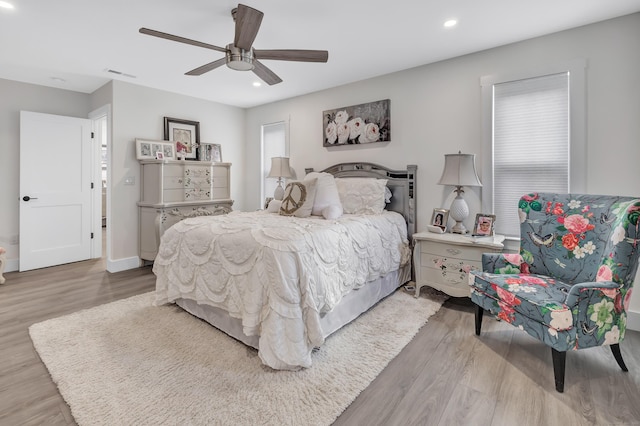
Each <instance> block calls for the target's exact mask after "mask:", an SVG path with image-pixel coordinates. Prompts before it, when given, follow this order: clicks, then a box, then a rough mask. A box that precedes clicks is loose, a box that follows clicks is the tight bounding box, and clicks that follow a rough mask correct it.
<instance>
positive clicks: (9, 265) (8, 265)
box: [4, 259, 20, 272]
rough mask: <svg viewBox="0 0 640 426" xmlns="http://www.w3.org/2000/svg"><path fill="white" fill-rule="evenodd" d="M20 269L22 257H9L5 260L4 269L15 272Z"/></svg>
mask: <svg viewBox="0 0 640 426" xmlns="http://www.w3.org/2000/svg"><path fill="white" fill-rule="evenodd" d="M18 269H20V259H7V260H5V266H4V271H5V272H14V271H17V270H18Z"/></svg>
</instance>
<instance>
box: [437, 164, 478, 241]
mask: <svg viewBox="0 0 640 426" xmlns="http://www.w3.org/2000/svg"><path fill="white" fill-rule="evenodd" d="M475 159H476V156H475V154H463V153H462V152H461V151H458V153H457V154H445V156H444V170H443V171H442V176H441V177H440V181H439V182H438V185H451V186H455V187H456V189H455V192H456V193H457V194H458V195H457V196H456V198H455V199H454V200H453V202H452V203H451V207H450V208H449V215H450V216H451V218H452V219H453V220H455V221H456V224H455V225H453V228H451V232H453V233H455V234H466V233H467V228H466V227H465V226H464V223H463V221H464V220H465V219H466V218H467V217H469V206H468V205H467V202H466V201H465V200H464V198H462V194H464V191H463V190H462V187H463V186H482V183H481V182H480V179H479V178H478V174H477V173H476V162H475Z"/></svg>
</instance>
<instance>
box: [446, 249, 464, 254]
mask: <svg viewBox="0 0 640 426" xmlns="http://www.w3.org/2000/svg"><path fill="white" fill-rule="evenodd" d="M447 253H450V254H453V255H457V254H460V253H462V252H461V251H460V250H456V249H453V248H448V249H447Z"/></svg>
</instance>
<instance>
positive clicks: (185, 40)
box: [139, 28, 227, 53]
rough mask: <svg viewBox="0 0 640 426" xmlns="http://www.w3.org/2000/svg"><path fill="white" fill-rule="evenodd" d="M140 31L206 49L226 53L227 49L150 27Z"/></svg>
mask: <svg viewBox="0 0 640 426" xmlns="http://www.w3.org/2000/svg"><path fill="white" fill-rule="evenodd" d="M139 31H140V33H142V34H146V35H150V36H154V37H160V38H164V39H167V40H172V41H177V42H179V43H185V44H190V45H192V46H198V47H204V48H205V49H211V50H217V51H218V52H222V53H226V51H227V49H225V48H224V47H218V46H214V45H213V44H208V43H203V42H201V41H196V40H191V39H190V38H185V37H180V36H177V35H173V34H168V33H163V32H161V31H156V30H150V29H149V28H140V30H139Z"/></svg>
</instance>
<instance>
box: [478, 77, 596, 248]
mask: <svg viewBox="0 0 640 426" xmlns="http://www.w3.org/2000/svg"><path fill="white" fill-rule="evenodd" d="M570 68H574V70H572V69H570ZM575 69H577V70H575ZM576 74H577V75H576ZM581 82H582V83H583V82H584V66H582V67H579V66H578V67H576V66H574V67H567V68H564V69H562V70H556V72H547V73H540V74H537V75H532V74H529V75H525V76H519V77H518V78H495V77H487V78H483V79H482V88H483V103H484V108H485V110H487V109H488V111H485V120H484V121H485V123H484V124H485V130H484V133H485V135H484V140H485V141H484V145H485V146H484V150H483V152H484V154H486V155H484V156H483V157H484V158H485V159H487V161H483V168H482V170H483V210H484V211H485V213H493V214H495V215H496V218H497V219H496V223H495V229H496V232H497V233H499V234H503V235H506V236H507V237H516V238H517V237H519V235H520V223H519V219H518V214H517V203H518V200H519V199H520V197H521V196H522V195H523V194H527V193H531V192H558V193H565V192H570V191H574V192H580V191H583V190H584V183H585V178H584V175H585V173H584V165H585V158H584V156H585V154H584V150H585V143H584V134H585V131H584V84H582V85H580V83H581ZM580 88H582V89H580ZM574 91H575V92H577V93H574Z"/></svg>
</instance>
